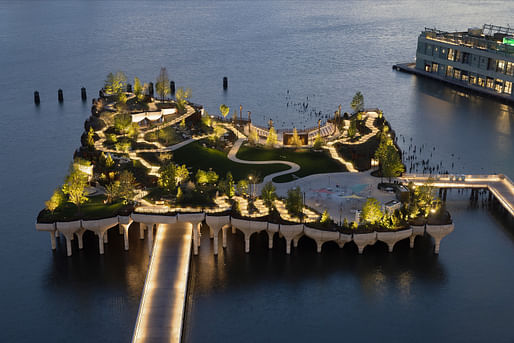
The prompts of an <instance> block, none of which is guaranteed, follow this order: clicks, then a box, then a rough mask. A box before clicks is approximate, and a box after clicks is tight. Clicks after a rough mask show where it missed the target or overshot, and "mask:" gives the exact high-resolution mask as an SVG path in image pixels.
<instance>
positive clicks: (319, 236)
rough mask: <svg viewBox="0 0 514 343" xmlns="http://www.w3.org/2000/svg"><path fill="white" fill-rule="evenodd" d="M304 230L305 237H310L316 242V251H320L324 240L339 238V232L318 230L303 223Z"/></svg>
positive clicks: (335, 240) (336, 239)
mask: <svg viewBox="0 0 514 343" xmlns="http://www.w3.org/2000/svg"><path fill="white" fill-rule="evenodd" d="M304 232H305V235H306V236H307V237H309V238H312V239H313V240H314V241H315V242H316V245H317V251H318V253H320V252H321V247H322V246H323V244H324V243H325V242H329V241H334V242H337V241H338V240H339V232H337V231H324V230H318V229H314V228H310V227H308V226H307V225H305V226H304Z"/></svg>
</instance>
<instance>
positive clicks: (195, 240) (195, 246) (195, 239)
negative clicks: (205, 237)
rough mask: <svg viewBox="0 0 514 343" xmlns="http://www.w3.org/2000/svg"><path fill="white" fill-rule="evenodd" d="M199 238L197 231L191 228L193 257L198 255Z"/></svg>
mask: <svg viewBox="0 0 514 343" xmlns="http://www.w3.org/2000/svg"><path fill="white" fill-rule="evenodd" d="M199 238H200V237H198V229H197V228H196V227H194V226H193V255H195V256H197V255H198V245H199V244H198V241H199Z"/></svg>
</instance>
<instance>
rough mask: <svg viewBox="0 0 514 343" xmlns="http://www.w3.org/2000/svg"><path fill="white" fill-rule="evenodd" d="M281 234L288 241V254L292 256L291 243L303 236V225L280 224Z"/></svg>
mask: <svg viewBox="0 0 514 343" xmlns="http://www.w3.org/2000/svg"><path fill="white" fill-rule="evenodd" d="M279 232H280V234H281V235H282V236H283V237H284V238H285V240H286V254H288V255H289V254H291V241H292V240H293V239H295V238H296V237H301V236H302V235H303V224H292V225H289V224H288V225H286V224H280V228H279Z"/></svg>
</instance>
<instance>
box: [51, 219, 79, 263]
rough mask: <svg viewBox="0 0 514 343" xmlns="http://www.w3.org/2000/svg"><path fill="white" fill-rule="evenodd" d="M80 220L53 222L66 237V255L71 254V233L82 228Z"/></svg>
mask: <svg viewBox="0 0 514 343" xmlns="http://www.w3.org/2000/svg"><path fill="white" fill-rule="evenodd" d="M81 222H82V221H81V220H75V221H72V222H57V223H55V227H56V228H57V230H59V232H61V233H62V234H63V235H64V237H65V238H66V252H67V254H68V256H71V254H72V249H71V241H72V240H73V235H74V234H75V232H77V231H79V230H80V229H82V224H81Z"/></svg>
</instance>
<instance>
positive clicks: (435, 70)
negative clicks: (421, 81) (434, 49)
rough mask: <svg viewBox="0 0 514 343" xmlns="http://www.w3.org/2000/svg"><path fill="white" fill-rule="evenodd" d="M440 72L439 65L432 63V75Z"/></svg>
mask: <svg viewBox="0 0 514 343" xmlns="http://www.w3.org/2000/svg"><path fill="white" fill-rule="evenodd" d="M438 71H439V64H437V63H432V73H437V72H438Z"/></svg>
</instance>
